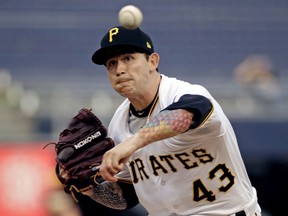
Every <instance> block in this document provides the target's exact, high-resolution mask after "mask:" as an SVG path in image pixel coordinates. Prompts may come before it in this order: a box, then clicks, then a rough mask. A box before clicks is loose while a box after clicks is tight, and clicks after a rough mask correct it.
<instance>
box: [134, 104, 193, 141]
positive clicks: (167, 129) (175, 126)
mask: <svg viewBox="0 0 288 216" xmlns="http://www.w3.org/2000/svg"><path fill="white" fill-rule="evenodd" d="M192 117H193V114H192V113H191V112H188V111H186V110H183V109H177V110H165V111H163V112H161V113H159V114H158V115H156V116H155V117H153V118H152V119H151V120H150V121H149V122H147V124H146V125H145V126H144V127H143V128H142V129H141V130H140V131H139V134H140V136H142V137H145V138H146V139H149V138H150V139H152V140H160V139H164V138H169V137H172V136H175V135H177V134H180V133H183V132H185V131H187V130H188V129H189V127H190V125H191V123H192Z"/></svg>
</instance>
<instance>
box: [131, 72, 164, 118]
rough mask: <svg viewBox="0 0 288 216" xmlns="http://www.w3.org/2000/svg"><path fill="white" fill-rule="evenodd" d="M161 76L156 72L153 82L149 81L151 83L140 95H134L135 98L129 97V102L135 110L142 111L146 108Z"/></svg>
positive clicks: (156, 89) (153, 96)
mask: <svg viewBox="0 0 288 216" xmlns="http://www.w3.org/2000/svg"><path fill="white" fill-rule="evenodd" d="M160 81H161V76H160V74H157V77H156V79H154V82H151V85H150V86H149V87H147V88H146V91H144V92H143V93H142V94H141V96H138V97H135V98H129V101H130V103H131V104H132V106H133V107H134V109H135V110H136V111H140V112H141V111H143V110H144V109H146V108H147V107H148V106H149V105H150V104H151V103H152V101H153V100H154V99H155V96H156V94H157V93H158V88H159V85H160Z"/></svg>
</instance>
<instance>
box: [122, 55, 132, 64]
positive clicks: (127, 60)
mask: <svg viewBox="0 0 288 216" xmlns="http://www.w3.org/2000/svg"><path fill="white" fill-rule="evenodd" d="M132 59H133V56H132V55H125V56H124V61H126V62H130V61H131V60H132Z"/></svg>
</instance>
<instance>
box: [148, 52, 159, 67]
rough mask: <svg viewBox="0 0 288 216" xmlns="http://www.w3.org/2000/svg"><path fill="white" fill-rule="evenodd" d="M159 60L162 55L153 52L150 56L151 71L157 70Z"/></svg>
mask: <svg viewBox="0 0 288 216" xmlns="http://www.w3.org/2000/svg"><path fill="white" fill-rule="evenodd" d="M159 60H160V56H159V55H158V54H157V53H152V54H151V55H150V56H149V66H150V70H151V71H153V70H156V69H157V68H158V65H159Z"/></svg>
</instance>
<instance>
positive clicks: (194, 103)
mask: <svg viewBox="0 0 288 216" xmlns="http://www.w3.org/2000/svg"><path fill="white" fill-rule="evenodd" d="M175 109H185V110H187V111H189V112H191V113H193V115H194V116H193V122H192V124H191V126H190V129H194V128H197V127H198V126H199V125H201V124H202V123H203V122H204V121H205V120H206V119H207V118H208V117H209V116H210V114H211V113H212V111H213V105H212V103H211V101H210V100H209V99H208V98H206V97H204V96H202V95H190V94H185V95H183V96H182V97H181V98H180V99H179V100H178V101H177V102H175V103H172V104H170V105H169V106H168V107H166V108H165V109H164V110H175Z"/></svg>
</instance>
